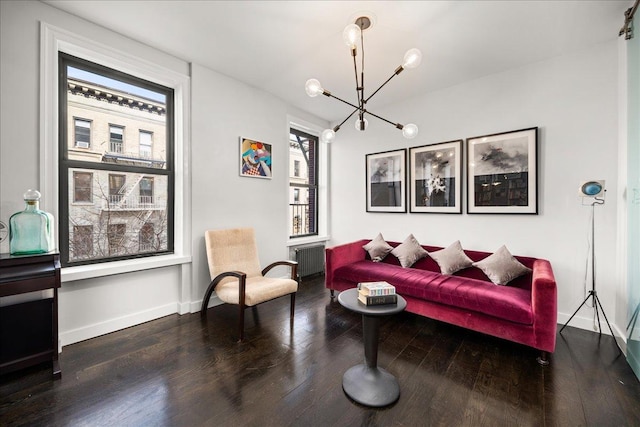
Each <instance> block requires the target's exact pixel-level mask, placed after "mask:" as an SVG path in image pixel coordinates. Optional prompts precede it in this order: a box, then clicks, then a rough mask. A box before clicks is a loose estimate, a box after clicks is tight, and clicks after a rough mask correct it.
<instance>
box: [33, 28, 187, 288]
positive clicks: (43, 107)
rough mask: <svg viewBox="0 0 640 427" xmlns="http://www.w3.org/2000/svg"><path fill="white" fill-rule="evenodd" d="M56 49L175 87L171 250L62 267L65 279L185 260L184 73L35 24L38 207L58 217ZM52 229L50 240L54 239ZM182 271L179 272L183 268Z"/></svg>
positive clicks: (185, 81)
mask: <svg viewBox="0 0 640 427" xmlns="http://www.w3.org/2000/svg"><path fill="white" fill-rule="evenodd" d="M58 52H65V53H68V54H70V55H74V56H77V57H80V58H83V59H86V60H89V61H92V62H95V63H98V64H102V65H105V66H107V67H110V68H114V69H117V70H121V71H123V72H125V73H128V74H131V75H134V76H137V77H140V78H142V79H145V80H149V81H152V82H154V83H158V84H160V85H163V86H167V87H170V88H172V89H173V90H174V92H175V114H174V119H175V129H174V131H175V136H174V137H175V155H174V158H175V190H174V203H175V214H174V253H173V254H169V255H159V256H152V257H147V258H138V259H133V260H122V261H112V262H106V263H103V264H91V265H85V266H75V267H65V268H63V269H62V281H63V282H70V281H74V280H82V279H88V278H93V277H102V276H110V275H114V274H121V273H127V272H133V271H141V270H148V269H152V268H161V267H167V266H171V265H180V264H188V263H190V262H191V212H190V209H189V206H191V187H190V183H191V167H190V158H191V155H190V149H191V148H190V135H189V132H190V128H189V126H188V124H189V122H190V110H189V107H190V105H191V102H190V77H189V76H188V75H187V74H183V73H180V72H177V71H174V70H171V69H168V68H166V67H163V66H160V65H158V64H155V63H152V62H149V61H146V60H144V59H141V58H139V57H137V56H133V55H130V54H128V53H125V52H123V51H120V50H116V49H113V48H111V47H109V46H107V45H105V44H101V43H98V42H95V41H93V40H90V39H88V38H85V37H83V36H80V35H78V34H74V33H72V32H69V31H66V30H63V29H61V28H58V27H55V26H52V25H50V24H47V23H45V22H41V23H40V118H41V119H40V188H41V192H42V194H43V198H42V199H41V206H42V209H44V210H46V211H48V212H50V213H52V214H53V215H54V217H55V218H59V213H60V211H59V207H58V192H59V188H58V166H59V165H58V147H59V141H58ZM57 232H58V230H56V241H59V239H58V235H57ZM183 275H184V273H183Z"/></svg>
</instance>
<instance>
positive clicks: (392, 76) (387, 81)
mask: <svg viewBox="0 0 640 427" xmlns="http://www.w3.org/2000/svg"><path fill="white" fill-rule="evenodd" d="M402 70H404V68H403V67H402V65H401V66H399V67H398V68H396V71H394V72H393V74H392V75H391V77H389V78H388V79H387V80H386V81H385V82H384V83H382V84H381V85H380V87H379V88H378V89H376V90H375V92H373V93H372V94H371V95H369V97H368V98H367V99H365V100H364V103H365V104H366V103H367V102H369V100H370V99H371V98H373V95H375V94H376V93H378V91H379V90H380V89H382V88H383V87H384V86H385V85H386V84H387V83H389V82H390V81H391V79H392V78H394V77H395V76H397V75H398V74H400V73H401V72H402Z"/></svg>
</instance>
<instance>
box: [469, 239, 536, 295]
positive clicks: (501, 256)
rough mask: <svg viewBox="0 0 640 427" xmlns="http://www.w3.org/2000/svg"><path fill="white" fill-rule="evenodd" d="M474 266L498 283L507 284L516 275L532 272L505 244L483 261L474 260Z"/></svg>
mask: <svg viewBox="0 0 640 427" xmlns="http://www.w3.org/2000/svg"><path fill="white" fill-rule="evenodd" d="M473 266H474V267H478V268H479V269H480V270H482V271H483V272H484V274H486V275H487V277H488V278H489V279H490V280H491V281H492V282H493V283H495V284H496V285H506V284H507V283H509V282H510V281H512V280H513V279H515V278H516V277H520V276H522V275H524V274H527V273H530V272H531V269H530V268H527V267H525V266H524V265H522V264H521V263H520V262H519V261H518V260H517V259H515V258H514V257H513V255H511V252H509V250H508V249H507V247H506V246H504V245H503V246H501V247H500V249H498V250H497V251H496V252H495V253H494V254H491V255H489V256H488V257H486V258H485V259H483V260H482V261H478V262H474V263H473Z"/></svg>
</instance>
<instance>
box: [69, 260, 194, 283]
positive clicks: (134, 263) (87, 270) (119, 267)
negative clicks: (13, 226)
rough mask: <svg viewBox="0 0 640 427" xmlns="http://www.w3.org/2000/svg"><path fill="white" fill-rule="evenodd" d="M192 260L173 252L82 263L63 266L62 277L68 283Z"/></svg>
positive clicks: (185, 262)
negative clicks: (128, 258) (99, 262)
mask: <svg viewBox="0 0 640 427" xmlns="http://www.w3.org/2000/svg"><path fill="white" fill-rule="evenodd" d="M190 262H191V256H187V255H176V254H172V255H163V256H157V257H149V258H138V259H132V260H122V261H114V262H106V263H103V264H91V265H80V266H77V267H65V268H63V269H62V271H61V279H62V283H68V282H73V281H76V280H84V279H92V278H94V277H104V276H112V275H114V274H122V273H131V272H134V271H142V270H150V269H153V268H162V267H169V266H172V265H180V264H188V263H190Z"/></svg>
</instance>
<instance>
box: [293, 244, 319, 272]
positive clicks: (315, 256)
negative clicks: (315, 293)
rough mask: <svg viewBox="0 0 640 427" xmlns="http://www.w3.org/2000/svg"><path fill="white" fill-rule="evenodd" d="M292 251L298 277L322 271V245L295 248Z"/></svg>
mask: <svg viewBox="0 0 640 427" xmlns="http://www.w3.org/2000/svg"><path fill="white" fill-rule="evenodd" d="M294 252H295V260H296V261H298V275H299V276H300V277H305V276H310V275H312V274H316V273H324V245H315V246H306V247H301V248H296V249H294Z"/></svg>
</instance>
